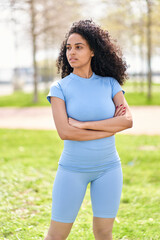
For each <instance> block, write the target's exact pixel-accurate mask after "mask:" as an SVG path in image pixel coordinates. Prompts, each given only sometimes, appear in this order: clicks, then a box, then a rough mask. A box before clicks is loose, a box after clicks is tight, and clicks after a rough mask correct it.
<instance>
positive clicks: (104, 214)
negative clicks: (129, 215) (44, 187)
mask: <svg viewBox="0 0 160 240" xmlns="http://www.w3.org/2000/svg"><path fill="white" fill-rule="evenodd" d="M88 183H90V194H91V202H92V210H93V216H94V217H100V218H115V217H116V215H117V212H118V209H119V204H120V199H121V193H122V186H123V173H122V168H121V166H120V167H117V168H114V169H110V170H103V171H96V172H87V173H86V172H75V171H71V170H68V169H67V170H66V169H64V168H63V167H62V166H60V165H59V166H58V170H57V173H56V177H55V180H54V184H53V190H52V216H51V219H52V220H54V221H58V222H64V223H73V222H74V221H75V219H76V216H77V214H78V211H79V209H80V207H81V204H82V202H83V199H84V196H85V193H86V189H87V185H88Z"/></svg>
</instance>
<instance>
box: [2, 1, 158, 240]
mask: <svg viewBox="0 0 160 240" xmlns="http://www.w3.org/2000/svg"><path fill="white" fill-rule="evenodd" d="M91 18H92V19H93V20H94V21H95V22H96V23H98V24H99V25H101V27H103V28H104V29H107V30H108V31H109V32H110V34H111V36H113V38H115V39H117V43H118V44H119V45H120V46H121V49H122V52H123V55H124V58H125V59H126V61H127V64H128V73H129V79H128V80H127V81H126V83H125V85H124V86H123V89H124V90H125V91H126V93H125V97H126V100H127V102H128V104H129V105H130V107H131V111H132V112H133V117H134V127H133V129H129V130H128V131H122V132H121V133H119V134H117V135H116V146H117V150H118V152H119V155H120V157H121V162H122V168H123V177H124V184H123V192H122V198H121V204H120V208H119V212H118V215H117V218H116V221H115V224H114V228H113V239H114V240H119V239H128V240H137V239H139V240H142V239H144V240H156V239H157V240H158V239H160V233H159V228H160V217H159V203H160V190H159V182H160V177H159V170H160V161H159V160H160V127H159V124H158V123H159V122H160V121H159V120H160V70H159V66H160V55H159V54H160V22H159V19H160V1H159V0H120V1H118V0H113V1H104V0H99V1H98V0H88V1H84V0H66V1H64V0H39V1H38V0H3V1H1V3H0V41H1V44H0V53H1V54H0V239H4V240H16V239H21V240H30V239H43V237H44V235H45V234H46V232H47V230H48V226H49V222H50V214H51V191H52V185H53V181H54V177H55V174H56V169H57V167H58V160H59V157H60V154H61V151H62V149H63V141H62V140H61V139H60V138H59V136H58V134H57V132H56V131H55V126H54V122H53V119H52V114H51V107H50V106H49V103H48V102H47V100H46V95H47V94H48V91H49V87H50V85H51V83H52V82H53V81H56V80H57V79H60V75H58V74H57V69H56V58H57V56H58V52H59V49H60V44H61V42H62V40H63V39H64V36H65V33H66V32H67V31H68V29H69V28H70V26H71V24H72V22H74V21H78V20H80V19H91ZM44 116H46V117H45V118H44ZM68 239H69V240H73V239H74V240H75V239H78V240H79V239H83V240H84V239H85V240H92V239H94V238H93V234H92V210H91V202H90V196H89V186H88V188H87V192H86V196H85V199H84V202H83V204H82V207H81V209H80V212H79V214H78V217H77V219H76V221H75V223H74V226H73V228H72V231H71V234H70V236H69V237H68Z"/></svg>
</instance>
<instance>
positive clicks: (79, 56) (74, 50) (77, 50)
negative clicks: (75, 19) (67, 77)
mask: <svg viewBox="0 0 160 240" xmlns="http://www.w3.org/2000/svg"><path fill="white" fill-rule="evenodd" d="M66 56H67V60H68V62H69V64H70V66H71V67H72V68H81V67H84V66H90V64H91V58H92V57H93V56H94V53H93V51H92V50H91V49H90V47H89V44H88V42H87V41H86V40H85V39H84V38H83V37H82V36H81V35H80V34H78V33H72V34H71V35H70V36H69V38H68V40H67V44H66Z"/></svg>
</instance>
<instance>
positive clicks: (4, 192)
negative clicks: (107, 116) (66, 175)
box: [0, 129, 160, 240]
mask: <svg viewBox="0 0 160 240" xmlns="http://www.w3.org/2000/svg"><path fill="white" fill-rule="evenodd" d="M0 140H1V143H0V148H1V150H0V166H1V167H0V181H1V183H0V229H1V231H0V239H2V240H19V239H20V240H31V239H34V240H35V239H43V236H44V234H45V233H46V232H47V229H48V226H49V222H50V212H51V191H52V185H53V181H54V177H55V174H56V169H57V166H58V160H59V157H60V154H61V151H62V149H63V141H62V140H60V139H59V137H58V135H57V133H56V131H34V130H7V129H0ZM116 143H117V150H118V152H119V155H120V157H121V161H122V167H123V178H124V184H123V191H122V198H121V204H120V208H119V212H118V215H117V221H115V224H114V229H113V239H114V240H120V239H123V240H124V239H128V240H159V239H160V232H159V229H160V214H159V203H160V188H159V183H160V174H159V172H160V161H159V160H160V136H128V135H122V134H118V135H117V136H116ZM68 239H69V240H76V239H77V240H92V239H94V238H93V234H92V210H91V202H90V196H89V186H88V188H87V193H86V196H85V199H84V202H83V204H82V207H81V209H80V212H79V214H78V217H77V219H76V221H75V223H74V225H73V228H72V231H71V234H70V236H69V238H68Z"/></svg>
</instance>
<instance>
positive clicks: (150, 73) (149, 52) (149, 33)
mask: <svg viewBox="0 0 160 240" xmlns="http://www.w3.org/2000/svg"><path fill="white" fill-rule="evenodd" d="M146 3H147V13H148V14H147V68H148V72H147V77H148V99H149V100H150V99H151V86H152V69H151V52H152V49H151V48H152V46H151V1H150V0H146Z"/></svg>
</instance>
